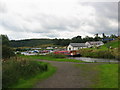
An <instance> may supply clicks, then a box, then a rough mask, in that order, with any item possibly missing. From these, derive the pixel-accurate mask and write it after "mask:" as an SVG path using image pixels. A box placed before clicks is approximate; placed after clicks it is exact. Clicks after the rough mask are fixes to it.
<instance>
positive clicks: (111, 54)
mask: <svg viewBox="0 0 120 90" xmlns="http://www.w3.org/2000/svg"><path fill="white" fill-rule="evenodd" d="M118 48H120V40H118V39H116V40H113V41H110V42H108V43H106V44H104V45H103V46H101V47H99V48H84V49H80V50H79V52H80V54H81V55H82V56H83V57H92V58H108V59H111V58H113V59H118V58H120V52H118Z"/></svg>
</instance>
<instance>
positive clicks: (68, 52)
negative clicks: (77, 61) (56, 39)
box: [54, 50, 80, 57]
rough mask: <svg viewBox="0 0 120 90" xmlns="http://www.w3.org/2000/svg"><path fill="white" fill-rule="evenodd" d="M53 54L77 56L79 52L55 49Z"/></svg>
mask: <svg viewBox="0 0 120 90" xmlns="http://www.w3.org/2000/svg"><path fill="white" fill-rule="evenodd" d="M54 54H62V55H67V56H69V57H79V56H80V53H78V51H76V50H72V51H55V52H54Z"/></svg>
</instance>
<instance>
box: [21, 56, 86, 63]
mask: <svg viewBox="0 0 120 90" xmlns="http://www.w3.org/2000/svg"><path fill="white" fill-rule="evenodd" d="M21 57H24V58H31V59H41V60H49V61H61V62H76V63H82V62H84V61H80V60H75V59H67V58H54V57H50V56H41V55H34V56H24V55H21Z"/></svg>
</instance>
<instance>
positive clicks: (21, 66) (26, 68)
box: [2, 57, 56, 89]
mask: <svg viewBox="0 0 120 90" xmlns="http://www.w3.org/2000/svg"><path fill="white" fill-rule="evenodd" d="M2 69H3V70H2V88H3V89H4V88H31V87H33V86H34V85H35V83H37V81H39V80H42V79H45V78H47V77H49V76H50V75H52V74H53V73H54V72H55V71H56V68H55V67H53V66H51V65H50V64H49V63H45V62H40V61H36V60H32V59H30V58H21V57H13V58H10V59H8V60H7V61H4V62H2Z"/></svg>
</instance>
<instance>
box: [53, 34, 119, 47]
mask: <svg viewBox="0 0 120 90" xmlns="http://www.w3.org/2000/svg"><path fill="white" fill-rule="evenodd" d="M94 36H95V37H89V36H86V37H84V38H82V36H76V37H73V38H72V39H57V38H55V39H53V43H54V44H55V45H61V46H66V45H68V44H69V43H85V42H87V41H103V42H104V43H106V42H107V41H109V40H111V39H114V38H117V37H118V36H116V35H114V34H111V35H110V36H106V35H105V34H104V33H103V34H102V37H100V36H99V34H98V33H97V34H95V35H94Z"/></svg>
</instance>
